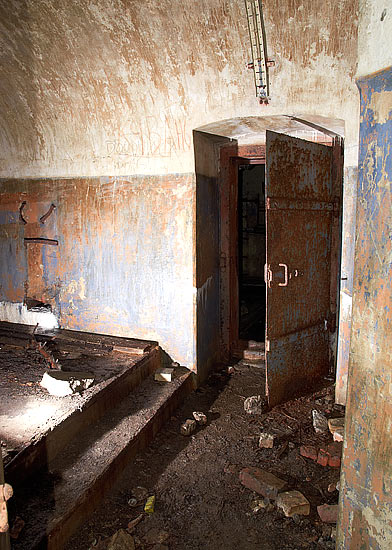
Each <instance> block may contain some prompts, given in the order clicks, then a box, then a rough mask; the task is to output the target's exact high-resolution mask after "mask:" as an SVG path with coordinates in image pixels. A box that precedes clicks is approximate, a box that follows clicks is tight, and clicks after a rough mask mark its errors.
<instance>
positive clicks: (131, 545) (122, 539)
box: [94, 529, 135, 550]
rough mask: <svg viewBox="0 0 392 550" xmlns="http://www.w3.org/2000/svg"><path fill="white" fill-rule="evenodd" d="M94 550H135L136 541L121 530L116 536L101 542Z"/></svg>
mask: <svg viewBox="0 0 392 550" xmlns="http://www.w3.org/2000/svg"><path fill="white" fill-rule="evenodd" d="M94 548H95V549H96V550H135V541H134V539H133V536H132V535H130V534H129V533H127V531H126V530H125V529H119V530H118V531H116V533H114V535H112V536H111V537H109V538H108V539H105V540H103V541H101V542H100V543H99V544H97V545H96V546H95V547H94Z"/></svg>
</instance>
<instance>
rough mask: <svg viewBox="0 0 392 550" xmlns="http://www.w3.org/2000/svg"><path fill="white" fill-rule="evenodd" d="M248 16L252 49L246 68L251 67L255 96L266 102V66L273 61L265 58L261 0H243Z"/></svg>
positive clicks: (267, 92)
mask: <svg viewBox="0 0 392 550" xmlns="http://www.w3.org/2000/svg"><path fill="white" fill-rule="evenodd" d="M245 6H246V15H247V18H248V28H249V37H250V43H251V51H252V61H251V62H250V63H248V68H249V69H253V74H254V79H255V86H256V97H257V98H258V99H259V101H260V103H264V104H267V103H268V99H269V77H268V67H270V66H273V65H274V62H273V61H270V60H268V59H267V48H266V39H265V29H264V20H263V7H262V4H261V0H245Z"/></svg>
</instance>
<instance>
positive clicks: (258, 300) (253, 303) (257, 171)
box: [238, 164, 266, 342]
mask: <svg viewBox="0 0 392 550" xmlns="http://www.w3.org/2000/svg"><path fill="white" fill-rule="evenodd" d="M265 255H266V225H265V165H264V164H240V165H239V168H238V286H239V311H240V315H239V334H238V336H239V338H240V339H241V340H255V341H257V342H263V341H264V337H265V312H266V289H265V281H264V265H265V261H266V260H265Z"/></svg>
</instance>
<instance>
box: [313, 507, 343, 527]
mask: <svg viewBox="0 0 392 550" xmlns="http://www.w3.org/2000/svg"><path fill="white" fill-rule="evenodd" d="M338 508H339V507H338V505H337V504H322V505H321V506H317V512H318V515H319V516H320V519H321V521H323V522H324V523H336V522H337V520H338Z"/></svg>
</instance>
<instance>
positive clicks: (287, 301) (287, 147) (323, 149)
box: [265, 131, 336, 405]
mask: <svg viewBox="0 0 392 550" xmlns="http://www.w3.org/2000/svg"><path fill="white" fill-rule="evenodd" d="M266 143H267V154H266V224H267V254H266V270H265V271H266V273H265V277H266V282H267V285H266V287H267V290H266V293H267V298H266V300H267V305H266V307H267V317H266V319H267V322H266V363H267V371H266V372H267V384H266V385H267V396H268V401H269V403H270V405H275V404H277V403H279V402H282V401H284V400H285V399H287V398H289V397H290V396H292V395H293V394H295V393H297V392H298V391H300V390H302V389H304V388H305V387H306V386H309V385H311V383H312V382H313V381H314V380H315V378H316V377H319V376H320V375H322V374H324V373H327V372H328V369H329V330H328V327H329V321H330V286H331V238H332V227H333V217H334V209H335V211H336V204H335V205H334V200H333V185H332V148H331V147H328V146H326V145H321V144H319V143H313V142H308V141H304V140H301V139H297V138H292V137H289V136H286V135H283V134H277V133H275V132H271V131H267V140H266Z"/></svg>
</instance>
